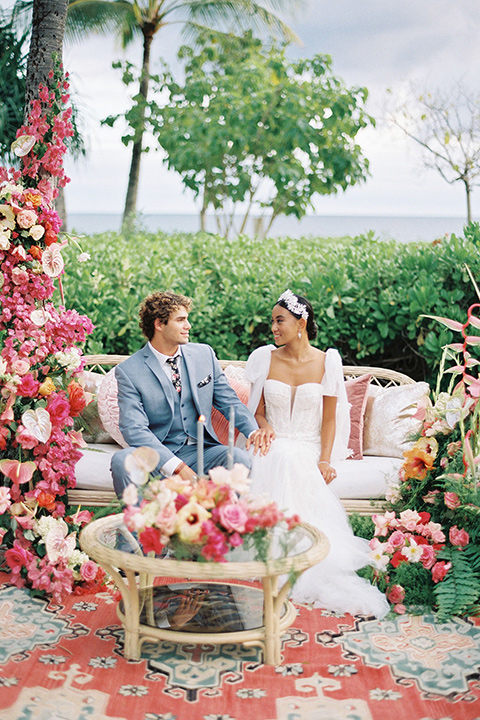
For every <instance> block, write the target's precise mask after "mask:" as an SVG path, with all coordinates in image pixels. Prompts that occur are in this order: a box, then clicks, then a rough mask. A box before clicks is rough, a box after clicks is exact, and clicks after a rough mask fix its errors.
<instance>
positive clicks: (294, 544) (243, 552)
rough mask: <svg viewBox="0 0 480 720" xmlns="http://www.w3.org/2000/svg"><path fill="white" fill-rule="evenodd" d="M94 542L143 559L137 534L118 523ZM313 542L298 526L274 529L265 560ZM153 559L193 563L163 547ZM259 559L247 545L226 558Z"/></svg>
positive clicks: (303, 548)
mask: <svg viewBox="0 0 480 720" xmlns="http://www.w3.org/2000/svg"><path fill="white" fill-rule="evenodd" d="M97 540H98V542H99V543H100V544H101V545H103V546H105V547H108V548H111V549H114V550H120V551H121V552H125V553H135V554H137V555H145V553H144V552H143V549H142V546H141V544H140V543H139V540H138V536H137V534H136V533H131V532H130V531H129V530H128V529H127V527H126V526H125V525H124V523H123V522H122V521H121V520H120V519H119V520H118V522H117V524H116V525H113V526H111V527H107V528H103V529H102V530H101V531H100V533H99V535H98V537H97ZM313 542H314V541H313V538H312V535H311V534H310V533H309V532H308V531H307V529H306V528H305V527H303V526H302V525H299V526H297V527H296V528H295V529H294V530H292V531H290V532H287V530H286V527H282V526H277V527H275V528H273V529H272V530H271V531H270V533H269V537H268V540H267V547H266V552H267V556H268V558H269V559H270V560H281V559H284V558H287V557H294V556H295V555H299V554H300V553H303V552H306V551H307V550H309V549H310V548H311V547H312V546H313ZM194 547H195V549H196V550H197V552H199V550H200V549H201V548H200V546H194ZM157 557H160V558H162V559H174V560H175V559H185V560H187V559H195V558H194V557H192V558H187V557H176V556H175V554H174V553H173V552H172V550H171V549H169V547H168V546H165V548H164V550H163V551H162V553H161V555H158V556H157ZM259 559H260V558H259V556H258V553H257V549H256V547H255V546H254V545H253V544H252V543H250V542H245V543H244V544H243V545H239V546H238V547H236V548H232V549H231V550H230V551H229V552H228V553H227V555H226V560H227V562H255V561H257V560H259ZM200 561H201V562H202V558H200Z"/></svg>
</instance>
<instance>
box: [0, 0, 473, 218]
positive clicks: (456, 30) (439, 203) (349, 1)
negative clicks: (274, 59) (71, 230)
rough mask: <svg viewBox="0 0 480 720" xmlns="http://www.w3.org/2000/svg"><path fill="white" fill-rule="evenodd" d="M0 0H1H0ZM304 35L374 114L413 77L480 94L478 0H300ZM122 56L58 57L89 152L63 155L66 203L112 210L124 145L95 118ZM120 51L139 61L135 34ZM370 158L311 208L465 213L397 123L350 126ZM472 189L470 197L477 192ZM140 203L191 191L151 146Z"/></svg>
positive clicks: (102, 50)
mask: <svg viewBox="0 0 480 720" xmlns="http://www.w3.org/2000/svg"><path fill="white" fill-rule="evenodd" d="M0 3H1V6H2V7H8V6H9V5H10V2H7V1H6V0H0ZM290 25H291V26H292V27H293V28H294V29H295V30H296V32H297V33H298V35H299V36H300V37H301V39H302V41H303V46H302V47H301V48H292V50H291V54H292V55H293V56H299V55H303V56H306V57H311V56H312V55H314V54H315V53H328V54H330V55H331V56H332V58H333V69H334V72H335V73H336V74H337V75H339V76H340V77H341V78H343V80H344V81H345V82H346V84H347V85H349V86H353V85H362V86H366V87H367V88H368V90H369V92H370V100H369V105H368V110H369V111H370V113H371V114H372V115H374V116H376V117H377V118H379V116H380V112H381V108H382V105H383V102H384V98H385V92H386V89H387V88H392V90H393V91H394V92H400V91H401V88H402V87H403V86H404V85H405V83H407V82H409V81H414V82H416V83H418V84H419V85H420V86H422V87H425V88H428V89H431V90H434V89H435V88H443V89H449V88H450V87H451V86H452V85H453V84H455V83H456V82H458V81H462V82H463V83H464V84H465V85H466V86H468V87H469V88H471V90H472V92H473V93H474V94H477V93H478V94H480V93H479V91H478V83H479V78H480V43H479V41H478V35H479V29H480V3H479V2H478V1H477V0H455V1H454V2H452V0H387V2H385V0H307V1H306V2H305V6H304V9H303V10H300V11H298V12H297V15H296V18H295V19H294V20H290ZM179 42H180V39H179V36H178V35H177V34H176V33H175V32H172V29H171V28H166V29H164V30H162V31H160V32H159V33H158V36H157V38H156V39H155V41H154V44H153V51H152V71H155V68H156V61H157V58H158V57H160V56H163V57H165V58H166V59H167V60H168V61H169V62H171V61H172V60H173V59H174V56H175V51H176V49H177V48H178V45H179ZM122 57H124V55H123V54H122V52H121V51H120V50H119V49H118V48H116V47H115V43H114V41H113V39H111V38H103V39H100V38H95V39H91V40H88V41H85V42H83V43H81V44H78V45H67V46H66V48H65V52H64V63H65V67H66V68H67V69H68V70H69V72H70V73H71V75H72V84H73V86H74V87H75V89H76V91H77V92H79V93H81V95H82V103H83V104H84V112H85V113H86V117H87V127H88V138H87V143H88V148H89V152H88V157H87V159H86V160H84V161H80V162H78V163H77V164H75V165H74V164H72V163H68V166H67V172H68V174H69V175H70V177H71V178H72V182H71V184H70V185H69V186H68V188H67V207H68V210H69V212H72V213H79V212H86V213H88V212H108V213H116V212H121V211H122V209H123V204H124V198H125V191H126V185H127V176H128V169H129V163H130V151H129V149H127V148H125V147H124V146H123V145H122V143H121V142H120V140H119V137H120V132H119V131H117V130H112V129H110V128H107V127H105V128H102V127H100V123H99V121H100V119H101V118H104V117H105V116H107V115H110V114H114V113H117V112H122V111H124V110H125V109H126V108H127V107H128V98H127V96H126V93H125V90H124V87H123V84H122V82H121V79H120V74H119V72H118V71H113V70H112V69H111V63H112V61H113V60H116V59H121V58H122ZM127 58H128V59H129V60H130V61H131V62H133V63H135V64H137V65H139V64H140V62H141V45H140V43H138V44H136V45H134V46H131V48H129V50H128V53H127ZM358 139H359V142H360V144H361V146H362V148H363V151H364V154H365V155H366V156H367V157H368V158H369V160H370V170H371V177H370V178H369V179H368V180H367V182H366V183H365V184H363V185H361V186H359V187H355V188H351V189H349V190H347V191H346V192H345V193H341V194H339V195H338V196H335V197H322V198H320V199H319V200H318V202H317V203H316V209H317V212H318V213H319V214H330V215H342V214H346V215H412V216H415V215H434V216H435V215H451V216H463V215H464V213H465V197H464V195H465V193H464V190H463V187H462V186H461V185H460V184H459V183H457V184H455V185H448V184H447V183H446V182H445V181H444V180H442V179H441V178H440V176H439V175H438V174H437V173H436V172H435V171H433V170H428V171H427V170H423V169H422V164H421V161H420V156H419V152H418V149H417V147H416V145H415V144H414V143H412V142H411V141H407V140H405V139H403V138H402V137H401V136H400V135H399V134H398V131H397V132H394V131H392V130H391V129H387V128H385V127H384V126H382V124H381V123H380V124H379V125H378V126H377V128H376V129H375V130H373V129H369V130H366V131H364V132H363V133H362V134H361V135H359V136H358ZM477 196H478V197H477ZM138 210H139V211H143V212H146V213H183V212H188V213H195V212H196V204H195V201H194V199H193V197H192V196H191V195H189V194H185V193H184V192H183V190H182V184H181V181H180V179H179V177H178V176H176V175H175V173H171V172H168V171H167V170H166V168H165V167H164V166H163V163H162V156H161V154H160V153H150V154H149V155H146V156H145V158H144V161H143V167H142V173H141V184H140V200H139V206H138ZM473 210H474V215H475V216H476V217H478V216H479V215H480V188H479V189H478V190H477V191H476V192H474V196H473Z"/></svg>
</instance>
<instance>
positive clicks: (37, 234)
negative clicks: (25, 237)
mask: <svg viewBox="0 0 480 720" xmlns="http://www.w3.org/2000/svg"><path fill="white" fill-rule="evenodd" d="M28 234H29V235H31V236H32V238H33V239H34V240H35V242H36V241H37V240H40V238H42V237H43V236H44V235H45V228H44V227H43V225H32V227H31V228H30V231H29V233H28Z"/></svg>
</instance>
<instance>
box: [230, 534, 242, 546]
mask: <svg viewBox="0 0 480 720" xmlns="http://www.w3.org/2000/svg"><path fill="white" fill-rule="evenodd" d="M229 541H230V545H231V546H232V547H238V545H241V544H242V543H243V538H242V536H241V535H240V534H239V533H238V532H236V533H232V534H231V535H230V537H229Z"/></svg>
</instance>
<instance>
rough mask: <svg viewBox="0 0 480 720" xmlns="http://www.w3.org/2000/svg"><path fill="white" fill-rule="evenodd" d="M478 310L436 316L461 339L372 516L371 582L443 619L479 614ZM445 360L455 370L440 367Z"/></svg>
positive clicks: (399, 605) (398, 604)
mask: <svg viewBox="0 0 480 720" xmlns="http://www.w3.org/2000/svg"><path fill="white" fill-rule="evenodd" d="M478 308H480V304H475V305H472V306H471V307H470V308H469V310H468V315H467V319H466V321H465V323H460V322H458V321H454V320H450V319H449V318H439V317H435V318H434V319H436V320H438V321H439V322H441V323H442V324H443V325H445V326H446V327H448V328H449V329H451V330H454V331H456V332H460V333H461V334H462V342H459V343H452V344H451V345H448V346H446V347H445V349H444V355H443V358H442V362H441V366H440V373H439V379H438V383H437V388H436V391H435V393H434V394H433V399H434V402H433V403H432V402H431V401H430V400H429V399H425V401H423V402H421V403H420V404H419V406H418V408H417V412H416V417H417V418H418V419H420V420H421V421H422V423H423V426H422V430H421V433H420V436H419V437H418V438H417V440H416V442H415V443H414V444H413V446H412V447H411V448H410V449H409V450H407V451H406V452H405V453H404V456H405V461H404V463H403V466H402V468H401V470H400V481H399V483H395V484H393V485H392V486H391V487H390V489H389V492H388V493H387V500H388V501H389V507H390V510H389V511H387V512H386V513H384V514H383V515H378V514H377V515H373V522H374V525H375V536H374V538H373V539H372V540H371V541H370V547H371V549H372V553H371V555H372V560H373V562H374V565H375V567H376V570H377V580H378V581H379V583H380V586H381V587H382V589H385V590H386V592H387V597H388V598H389V600H390V601H391V602H392V604H393V605H394V610H395V611H396V612H399V613H403V612H405V610H406V606H409V607H410V608H411V607H412V606H414V605H419V606H422V605H423V606H425V605H427V606H430V607H434V608H436V610H437V614H438V616H439V617H440V618H443V619H445V618H448V617H451V616H453V615H462V614H478V612H479V611H480V523H479V518H480V475H479V471H478V466H479V463H480V424H479V419H480V404H479V396H480V379H479V378H478V377H474V376H473V375H472V374H471V372H472V368H478V365H479V364H480V363H479V360H478V359H476V358H474V357H473V356H472V354H471V352H470V349H469V348H471V347H474V346H477V347H478V345H480V336H478V335H476V334H472V330H471V329H470V330H469V328H480V319H479V318H478V317H476V315H475V314H474V311H475V310H477V309H478ZM447 360H453V362H454V365H453V366H452V367H449V368H447V369H445V363H446V361H447ZM446 374H450V375H451V381H450V383H449V387H448V391H447V392H440V387H441V383H442V380H443V379H444V377H445V375H446Z"/></svg>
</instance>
